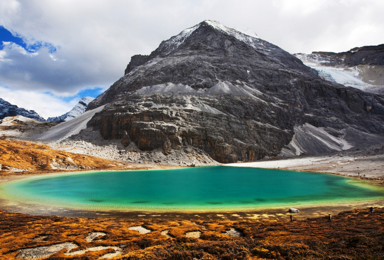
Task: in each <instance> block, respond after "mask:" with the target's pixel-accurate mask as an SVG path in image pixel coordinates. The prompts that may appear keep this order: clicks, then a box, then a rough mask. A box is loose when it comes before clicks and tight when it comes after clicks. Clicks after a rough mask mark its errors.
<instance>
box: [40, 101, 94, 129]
mask: <svg viewBox="0 0 384 260" xmlns="http://www.w3.org/2000/svg"><path fill="white" fill-rule="evenodd" d="M92 100H94V98H93V97H83V98H82V99H81V100H80V101H79V103H77V104H76V105H75V106H74V107H73V108H72V109H71V111H69V112H67V113H65V114H63V115H61V116H56V117H48V119H47V122H56V123H60V122H65V121H69V120H71V119H74V118H75V117H77V116H79V115H81V114H83V113H84V112H85V110H86V109H87V107H88V104H89V103H90V102H91V101H92Z"/></svg>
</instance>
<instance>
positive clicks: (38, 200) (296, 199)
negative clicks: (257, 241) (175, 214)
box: [0, 166, 384, 211]
mask: <svg viewBox="0 0 384 260" xmlns="http://www.w3.org/2000/svg"><path fill="white" fill-rule="evenodd" d="M0 194H1V195H2V196H1V197H5V198H7V199H10V200H16V201H21V202H26V203H35V204H45V205H55V206H59V207H69V208H78V209H94V210H108V209H110V210H154V211H156V210H166V211H178V210H180V211H185V210H192V211H193V210H204V211H209V210H220V209H233V210H249V209H255V208H272V207H292V206H295V205H306V204H308V205H314V204H328V203H343V202H355V201H367V200H373V199H381V198H384V191H383V189H382V188H378V187H374V186H370V185H367V184H366V183H365V182H362V181H358V180H354V179H350V178H346V177H342V176H336V175H330V174H321V173H307V172H294V171H283V170H269V169H256V168H243V167H224V166H214V167H195V168H185V169H172V170H145V171H117V172H91V173H81V174H79V173H74V174H63V175H59V176H57V175H47V176H37V177H32V178H28V179H24V180H21V181H13V182H9V183H6V184H3V185H2V186H1V187H0Z"/></svg>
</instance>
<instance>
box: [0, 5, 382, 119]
mask: <svg viewBox="0 0 384 260" xmlns="http://www.w3.org/2000/svg"><path fill="white" fill-rule="evenodd" d="M383 11H384V1H383V0H269V1H266V0H237V1H235V0H183V1H182V0H161V1H160V0H0V98H3V99H5V100H7V101H8V102H10V103H13V104H16V105H18V106H20V107H24V108H27V109H34V110H35V111H37V112H38V113H39V114H40V115H42V116H43V117H48V116H57V115H61V114H63V113H65V112H67V111H69V110H70V109H71V108H72V107H73V106H74V105H75V104H76V103H77V102H78V100H79V99H80V98H81V97H83V96H87V95H88V96H93V97H96V96H97V95H99V94H100V93H102V92H103V91H104V90H105V89H107V88H108V87H109V86H110V85H111V84H113V83H114V82H115V81H116V80H118V79H119V78H120V77H121V76H123V74H124V70H125V67H126V65H127V64H128V62H129V61H130V57H131V56H132V55H134V54H149V53H150V52H151V51H153V50H154V49H156V47H157V46H158V45H159V44H160V42H161V41H162V40H166V39H168V38H170V37H171V36H173V35H176V34H178V33H179V32H180V31H182V30H184V29H185V28H188V27H191V26H193V25H195V24H198V23H199V22H201V21H203V20H206V19H210V20H216V21H219V22H221V23H222V24H224V25H226V26H228V27H232V28H235V29H240V30H242V31H247V32H248V33H250V34H252V33H256V34H257V35H258V37H260V38H262V39H265V40H267V41H269V42H272V43H274V44H276V45H278V46H280V47H281V48H283V49H285V50H286V51H288V52H291V53H296V52H305V53H310V52H312V51H315V50H322V51H335V52H339V51H346V50H349V49H351V48H353V47H356V46H364V45H377V44H382V43H384V34H383V31H384V15H383Z"/></svg>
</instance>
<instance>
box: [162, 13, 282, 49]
mask: <svg viewBox="0 0 384 260" xmlns="http://www.w3.org/2000/svg"><path fill="white" fill-rule="evenodd" d="M207 27H209V28H212V29H214V30H216V31H220V32H222V33H225V34H227V35H228V36H231V37H235V38H236V39H238V40H239V41H242V42H244V43H245V44H248V45H249V46H251V47H253V48H255V49H256V50H259V51H271V49H272V48H271V47H272V46H273V47H276V46H274V45H271V44H267V42H265V41H263V40H261V39H259V38H256V37H252V36H250V35H247V34H244V33H242V32H239V31H237V30H235V29H232V28H229V27H226V26H224V25H223V24H221V23H219V22H217V21H211V20H205V21H203V22H201V23H199V24H197V25H195V26H193V27H191V28H188V29H185V30H184V31H182V32H181V33H179V34H178V35H176V36H173V37H171V38H170V39H169V40H167V41H164V42H162V44H160V47H159V52H160V53H161V52H163V53H162V55H167V54H170V53H171V52H172V51H173V50H175V49H177V48H178V47H179V46H180V45H182V44H183V43H184V42H185V41H186V40H187V39H188V38H189V37H190V36H191V35H192V34H193V33H195V32H196V31H198V30H199V29H200V30H204V33H205V34H207V30H206V28H207Z"/></svg>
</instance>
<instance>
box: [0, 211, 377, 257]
mask: <svg viewBox="0 0 384 260" xmlns="http://www.w3.org/2000/svg"><path fill="white" fill-rule="evenodd" d="M383 224H384V209H382V208H375V210H374V213H373V214H369V211H368V210H367V209H363V210H353V211H349V212H342V213H340V214H338V215H336V216H334V217H333V219H332V222H328V220H327V218H325V217H322V218H321V217H319V218H310V219H307V220H301V221H293V222H289V221H288V219H287V220H285V221H283V220H282V221H279V222H270V221H268V220H258V221H255V220H238V221H229V220H199V219H198V218H197V219H193V220H185V219H179V218H174V219H168V220H164V219H161V218H158V219H156V218H152V219H146V220H143V219H140V218H131V219H111V218H97V219H89V218H68V217H55V216H31V215H24V214H11V213H7V212H4V211H1V210H0V230H1V232H0V245H1V246H0V259H16V257H17V255H18V254H19V250H20V249H26V248H36V247H42V246H49V245H55V244H59V243H64V242H66V243H69V242H72V243H75V244H76V245H77V246H78V248H76V249H74V250H75V251H77V250H81V249H87V248H93V247H98V246H117V247H120V248H121V249H122V250H121V251H122V252H121V254H120V255H119V256H117V257H115V258H114V259H148V260H149V259H194V258H196V259H202V258H203V257H204V259H383V258H384V246H383V239H384V226H383ZM139 225H141V226H144V227H145V228H147V229H150V230H151V231H152V232H151V233H149V234H139V233H138V232H137V231H133V230H129V227H132V226H139ZM231 227H235V228H237V229H238V230H241V231H242V232H243V234H244V236H243V237H238V238H233V237H229V236H227V235H225V234H223V232H224V231H225V230H228V229H229V228H231ZM164 230H169V234H170V235H172V236H173V238H167V237H165V236H163V235H162V234H161V231H164ZM189 231H200V232H201V237H200V238H199V239H197V238H186V237H185V233H186V232H189ZM92 232H104V233H106V236H104V237H101V238H99V239H95V240H94V241H93V242H87V241H86V239H85V238H86V237H87V235H88V234H90V233H92ZM40 237H41V238H42V239H39V238H40ZM65 251H66V250H62V251H61V252H58V253H56V254H55V255H52V256H51V257H50V258H49V259H56V260H58V259H63V260H64V259H89V260H90V259H94V260H96V259H98V258H99V257H100V256H102V255H103V254H106V253H107V252H113V251H114V250H113V249H109V250H108V251H102V250H101V251H93V252H85V253H81V254H80V255H77V256H72V257H69V256H66V255H65V254H64V252H65Z"/></svg>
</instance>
